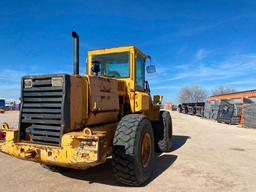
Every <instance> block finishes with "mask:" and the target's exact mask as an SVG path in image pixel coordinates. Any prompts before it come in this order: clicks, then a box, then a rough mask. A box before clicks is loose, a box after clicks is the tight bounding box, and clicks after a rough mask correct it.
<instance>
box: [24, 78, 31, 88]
mask: <svg viewBox="0 0 256 192" xmlns="http://www.w3.org/2000/svg"><path fill="white" fill-rule="evenodd" d="M24 86H25V88H31V87H32V79H25V80H24Z"/></svg>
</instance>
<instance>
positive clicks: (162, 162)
mask: <svg viewBox="0 0 256 192" xmlns="http://www.w3.org/2000/svg"><path fill="white" fill-rule="evenodd" d="M176 159H177V156H176V155H170V154H163V155H160V156H158V155H156V158H155V162H156V163H155V165H154V169H153V173H152V175H151V177H150V179H149V180H148V181H147V182H146V183H145V184H144V186H146V185H147V184H149V183H150V182H151V181H153V180H154V179H156V178H157V177H158V176H159V175H161V174H162V173H163V172H164V171H165V170H166V169H168V168H169V167H170V166H171V165H172V164H173V163H174V162H175V160H176ZM61 174H62V175H64V176H66V177H70V178H73V179H79V180H83V181H87V182H89V183H90V184H93V183H101V184H105V185H111V186H123V187H125V185H123V184H121V183H119V182H117V181H116V179H115V177H114V174H113V170H112V159H111V158H109V159H107V161H106V163H104V164H102V165H99V166H96V167H92V168H89V169H88V170H69V171H66V172H62V173H61ZM142 187H143V186H142Z"/></svg>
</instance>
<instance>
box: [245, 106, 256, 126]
mask: <svg viewBox="0 0 256 192" xmlns="http://www.w3.org/2000/svg"><path fill="white" fill-rule="evenodd" d="M244 127H246V128H256V104H255V103H251V104H244Z"/></svg>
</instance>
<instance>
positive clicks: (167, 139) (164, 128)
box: [153, 111, 172, 152]
mask: <svg viewBox="0 0 256 192" xmlns="http://www.w3.org/2000/svg"><path fill="white" fill-rule="evenodd" d="M153 128H154V135H155V150H156V151H157V152H170V151H171V148H172V118H171V115H170V113H169V112H168V111H160V120H159V121H158V122H155V123H153Z"/></svg>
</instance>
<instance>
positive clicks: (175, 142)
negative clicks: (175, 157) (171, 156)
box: [171, 135, 191, 152]
mask: <svg viewBox="0 0 256 192" xmlns="http://www.w3.org/2000/svg"><path fill="white" fill-rule="evenodd" d="M188 139H191V137H190V136H185V135H173V136H172V149H171V151H172V152H173V151H176V150H177V149H179V148H181V147H182V146H183V145H185V144H186V142H187V140H188Z"/></svg>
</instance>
